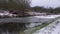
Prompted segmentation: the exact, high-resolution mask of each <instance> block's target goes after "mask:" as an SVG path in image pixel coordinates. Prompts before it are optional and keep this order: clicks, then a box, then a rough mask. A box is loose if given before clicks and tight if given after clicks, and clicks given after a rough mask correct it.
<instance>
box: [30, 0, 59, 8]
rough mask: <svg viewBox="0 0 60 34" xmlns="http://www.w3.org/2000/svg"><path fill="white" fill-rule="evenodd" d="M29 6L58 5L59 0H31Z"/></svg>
mask: <svg viewBox="0 0 60 34" xmlns="http://www.w3.org/2000/svg"><path fill="white" fill-rule="evenodd" d="M31 6H32V7H34V6H44V7H53V8H55V7H60V0H32V1H31Z"/></svg>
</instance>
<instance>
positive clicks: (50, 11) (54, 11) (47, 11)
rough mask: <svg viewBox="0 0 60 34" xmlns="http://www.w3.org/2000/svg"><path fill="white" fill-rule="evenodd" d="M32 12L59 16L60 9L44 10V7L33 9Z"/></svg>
mask: <svg viewBox="0 0 60 34" xmlns="http://www.w3.org/2000/svg"><path fill="white" fill-rule="evenodd" d="M31 10H33V11H36V12H45V13H52V14H58V13H60V7H57V8H54V9H53V8H44V7H38V6H36V7H32V8H31Z"/></svg>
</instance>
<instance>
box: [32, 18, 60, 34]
mask: <svg viewBox="0 0 60 34" xmlns="http://www.w3.org/2000/svg"><path fill="white" fill-rule="evenodd" d="M33 34H60V19H58V20H56V21H55V22H53V23H51V24H50V25H48V26H46V27H44V28H42V29H41V30H38V31H36V32H35V33H33Z"/></svg>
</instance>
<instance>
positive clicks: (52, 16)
mask: <svg viewBox="0 0 60 34" xmlns="http://www.w3.org/2000/svg"><path fill="white" fill-rule="evenodd" d="M59 16H60V15H46V16H34V17H36V18H56V17H59Z"/></svg>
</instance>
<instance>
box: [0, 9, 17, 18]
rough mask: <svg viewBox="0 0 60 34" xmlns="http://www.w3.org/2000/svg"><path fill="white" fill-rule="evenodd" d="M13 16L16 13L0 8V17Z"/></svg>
mask: <svg viewBox="0 0 60 34" xmlns="http://www.w3.org/2000/svg"><path fill="white" fill-rule="evenodd" d="M13 16H17V15H16V14H12V13H9V11H5V10H0V17H13Z"/></svg>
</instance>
